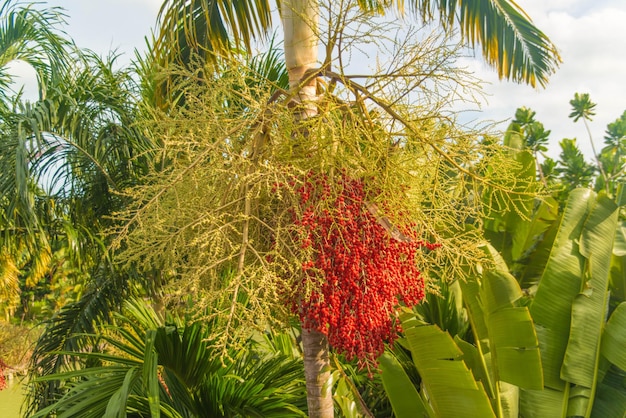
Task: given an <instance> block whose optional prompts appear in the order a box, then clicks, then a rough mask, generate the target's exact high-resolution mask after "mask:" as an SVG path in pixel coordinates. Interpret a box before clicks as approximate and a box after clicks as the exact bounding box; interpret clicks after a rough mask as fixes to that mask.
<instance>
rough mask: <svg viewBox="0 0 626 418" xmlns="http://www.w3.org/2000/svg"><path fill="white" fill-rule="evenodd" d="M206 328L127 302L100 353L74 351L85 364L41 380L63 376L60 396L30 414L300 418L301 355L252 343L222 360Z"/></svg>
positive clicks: (103, 338)
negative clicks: (292, 356)
mask: <svg viewBox="0 0 626 418" xmlns="http://www.w3.org/2000/svg"><path fill="white" fill-rule="evenodd" d="M209 326H210V325H209ZM211 334H212V333H211V332H210V331H209V330H208V328H207V325H206V324H201V323H198V322H192V323H188V324H185V321H184V320H183V319H182V318H175V317H168V319H167V320H165V321H162V320H161V319H160V317H159V316H158V315H157V314H156V313H155V312H154V311H153V310H152V309H151V308H149V307H147V306H146V305H145V303H144V302H140V301H137V300H135V301H131V302H127V303H126V304H125V309H124V314H123V315H117V321H116V324H115V326H113V327H111V328H110V329H109V331H108V332H107V333H106V334H105V335H102V336H101V337H100V339H99V345H100V346H102V347H104V349H105V350H104V351H102V352H92V353H84V354H78V353H72V354H73V355H78V356H79V357H81V358H83V359H84V360H85V361H86V362H87V364H86V365H85V366H83V367H82V368H79V369H77V370H74V371H67V372H63V373H60V374H56V375H49V376H46V377H45V378H41V379H40V380H45V381H50V380H59V379H60V380H62V381H64V382H65V394H64V395H63V396H62V397H60V398H58V399H57V400H56V402H54V403H53V404H52V405H50V406H49V407H48V408H45V409H42V410H40V411H39V412H38V413H37V414H35V415H33V416H34V417H39V416H41V417H43V416H48V414H49V413H51V412H53V413H54V414H56V415H55V416H58V417H66V416H67V417H69V416H75V415H76V414H80V415H81V416H84V417H102V416H125V415H126V414H127V413H128V414H133V413H139V414H144V413H147V412H148V411H150V415H151V416H160V415H163V416H167V417H201V416H214V417H241V416H249V417H253V416H254V417H286V416H304V413H303V412H301V411H302V410H303V409H304V405H305V389H304V383H303V380H304V378H303V376H302V367H301V364H300V362H299V361H297V360H292V359H289V358H288V357H286V356H284V355H282V354H277V353H271V352H266V351H263V350H259V347H255V346H254V345H250V344H251V342H248V344H247V345H246V346H247V348H246V349H245V350H242V351H239V352H235V351H232V352H231V355H230V357H231V359H232V360H226V361H223V360H221V359H220V356H219V353H217V352H215V351H214V350H211V349H210V347H211V345H212V342H211V340H210V339H208V338H209V336H210V335H211ZM90 364H91V366H90Z"/></svg>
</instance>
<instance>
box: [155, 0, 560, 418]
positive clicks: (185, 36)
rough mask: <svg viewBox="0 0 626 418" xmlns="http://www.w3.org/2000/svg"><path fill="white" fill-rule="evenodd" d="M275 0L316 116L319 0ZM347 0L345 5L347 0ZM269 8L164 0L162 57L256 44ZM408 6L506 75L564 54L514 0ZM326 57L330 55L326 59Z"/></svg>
mask: <svg viewBox="0 0 626 418" xmlns="http://www.w3.org/2000/svg"><path fill="white" fill-rule="evenodd" d="M277 3H278V5H279V10H280V15H281V20H282V29H283V32H284V48H285V62H286V66H287V71H288V74H289V85H290V97H293V98H294V99H295V100H296V101H297V102H299V103H301V104H303V105H302V106H299V107H298V109H300V110H299V111H298V112H297V114H296V115H295V117H297V118H305V117H311V116H313V115H315V113H316V111H317V110H316V108H315V106H313V105H310V104H311V103H313V102H314V99H315V95H316V86H317V77H318V76H319V75H323V74H324V72H325V71H326V69H327V68H325V67H324V65H323V66H322V68H320V69H319V70H318V69H317V67H318V66H319V65H318V41H319V37H320V33H319V30H318V24H319V9H320V5H321V2H319V1H318V0H286V1H282V2H277ZM358 5H359V6H360V7H361V9H362V10H364V11H368V12H371V13H372V14H373V15H376V14H377V15H382V14H384V13H385V12H386V11H388V10H390V9H396V11H398V12H400V13H401V14H402V13H404V12H405V9H404V6H405V2H403V1H398V2H395V1H389V0H371V1H370V0H367V1H366V0H360V1H358ZM342 6H343V7H345V6H346V5H345V4H343V3H342ZM329 7H330V8H332V6H329ZM271 10H272V4H271V2H270V1H268V0H255V1H238V2H232V1H227V0H213V1H201V0H166V1H165V2H164V4H163V6H162V8H161V11H160V14H159V18H160V21H161V29H160V32H159V35H158V38H157V40H156V44H155V55H156V57H157V61H159V62H161V63H162V64H163V65H167V64H166V63H168V62H169V63H171V62H183V63H184V62H185V60H188V59H189V58H190V57H191V56H192V55H194V53H195V54H199V55H200V56H202V57H205V59H207V60H208V61H210V60H215V59H216V57H218V56H223V55H229V54H231V53H232V51H233V50H234V49H235V50H236V49H237V48H239V47H245V48H246V49H247V50H251V47H252V43H253V41H254V40H255V39H260V38H263V37H264V36H265V35H267V34H268V33H269V32H270V31H271V30H272V28H273V22H272V14H271ZM406 14H407V15H409V16H411V17H414V18H416V19H417V20H419V21H421V22H423V23H430V22H439V24H440V25H441V26H442V27H443V29H444V30H446V31H448V30H451V29H452V28H453V27H454V26H457V27H458V28H459V32H460V34H461V36H462V38H463V39H464V40H465V41H466V42H467V43H468V44H469V45H470V46H472V47H476V46H477V45H479V44H480V45H481V50H482V53H483V55H484V57H485V59H486V60H487V62H488V63H489V64H491V65H492V66H494V67H495V69H496V71H497V72H498V74H499V76H500V77H501V78H506V79H510V80H513V81H516V82H525V83H528V84H530V85H532V86H538V85H539V86H545V84H546V83H547V80H548V76H549V75H550V74H551V73H552V72H553V71H554V70H555V69H556V67H557V66H558V63H559V62H560V58H559V55H558V53H557V51H556V48H555V47H554V45H553V44H552V43H551V42H550V41H549V39H548V38H547V37H546V36H545V35H544V34H543V32H541V31H540V30H539V29H538V28H537V27H535V26H534V25H533V23H532V22H531V20H530V18H529V17H528V15H527V14H526V13H525V12H524V11H523V10H522V9H521V8H520V7H519V6H518V5H517V4H516V3H515V2H513V1H507V0H483V1H461V2H456V1H444V2H432V1H425V0H421V1H410V2H408V12H407V13H406ZM334 42H336V39H334V40H333V39H329V40H328V44H329V45H330V47H328V45H327V47H328V48H329V49H330V50H332V49H333V46H334V45H333V43H334ZM328 62H329V57H327V58H326V60H325V63H328ZM302 337H303V338H302V341H303V345H304V356H305V358H304V361H305V375H306V379H307V387H308V395H309V398H308V402H309V413H310V416H313V417H329V416H332V414H333V412H332V411H333V406H332V397H331V396H330V388H329V387H328V385H325V383H326V382H327V381H328V377H329V372H328V369H329V363H328V342H327V340H326V337H325V336H324V335H323V334H322V333H319V332H316V331H307V330H304V332H303V335H302Z"/></svg>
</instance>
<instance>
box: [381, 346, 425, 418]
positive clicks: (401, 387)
mask: <svg viewBox="0 0 626 418" xmlns="http://www.w3.org/2000/svg"><path fill="white" fill-rule="evenodd" d="M378 361H379V362H380V369H381V370H382V379H383V386H384V388H385V392H386V393H387V396H388V397H389V402H391V406H392V408H393V413H394V414H395V416H396V418H405V417H406V418H428V417H432V416H433V415H432V414H433V412H432V410H431V409H430V407H429V406H427V405H426V404H425V403H424V401H423V400H422V397H421V396H420V394H419V392H418V391H417V389H416V388H415V386H413V383H412V382H411V379H409V376H408V375H407V374H406V372H405V371H404V369H403V368H402V366H401V365H400V362H399V361H398V359H396V357H395V356H394V355H393V354H391V353H389V352H385V353H384V354H383V355H382V356H381V357H380V358H379V359H378ZM429 411H430V412H429Z"/></svg>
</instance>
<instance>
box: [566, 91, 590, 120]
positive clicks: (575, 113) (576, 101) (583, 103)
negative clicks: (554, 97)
mask: <svg viewBox="0 0 626 418" xmlns="http://www.w3.org/2000/svg"><path fill="white" fill-rule="evenodd" d="M569 104H570V105H572V112H571V113H570V114H569V117H570V118H572V119H573V120H574V122H578V120H579V119H581V118H582V119H584V120H589V121H591V119H592V116H595V114H596V112H595V110H594V109H595V107H596V104H595V103H593V102H592V101H591V99H590V98H589V93H582V94H580V93H576V94H574V98H573V99H572V100H570V101H569Z"/></svg>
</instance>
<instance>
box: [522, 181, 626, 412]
mask: <svg viewBox="0 0 626 418" xmlns="http://www.w3.org/2000/svg"><path fill="white" fill-rule="evenodd" d="M618 214H619V211H618V206H617V205H616V204H615V202H613V201H612V200H610V199H608V198H607V197H605V196H600V197H598V196H597V195H596V194H595V193H593V192H592V191H590V190H587V189H577V190H574V191H573V192H572V193H571V194H570V198H569V200H568V202H567V204H566V207H565V210H564V213H563V216H562V218H561V223H560V225H559V230H558V233H557V236H556V238H555V240H554V244H553V246H552V249H551V252H550V257H549V259H548V262H547V264H546V267H545V270H544V274H543V276H542V278H541V281H540V283H539V286H538V288H537V292H536V295H535V298H534V300H533V302H532V304H531V306H530V312H531V315H532V318H533V320H534V321H535V325H536V331H537V336H538V338H539V344H540V348H541V360H542V363H543V368H544V379H545V386H546V387H545V389H544V390H543V391H533V390H525V391H522V394H521V414H522V415H523V416H525V417H544V416H554V417H558V416H561V417H564V416H584V417H589V416H591V410H592V406H593V402H594V397H595V394H596V392H597V390H598V388H599V386H600V385H601V382H602V372H601V368H600V367H599V365H600V362H601V355H600V347H601V344H600V343H601V341H602V332H603V329H604V325H605V321H606V316H607V308H608V305H609V304H608V296H609V292H608V287H609V278H610V271H611V262H612V261H611V260H612V257H613V243H614V241H615V240H614V237H615V232H616V230H617V227H618ZM618 334H619V332H618ZM607 344H608V347H609V348H607V349H608V350H610V351H612V352H613V353H614V352H615V350H614V349H612V348H610V347H611V343H609V342H607Z"/></svg>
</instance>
